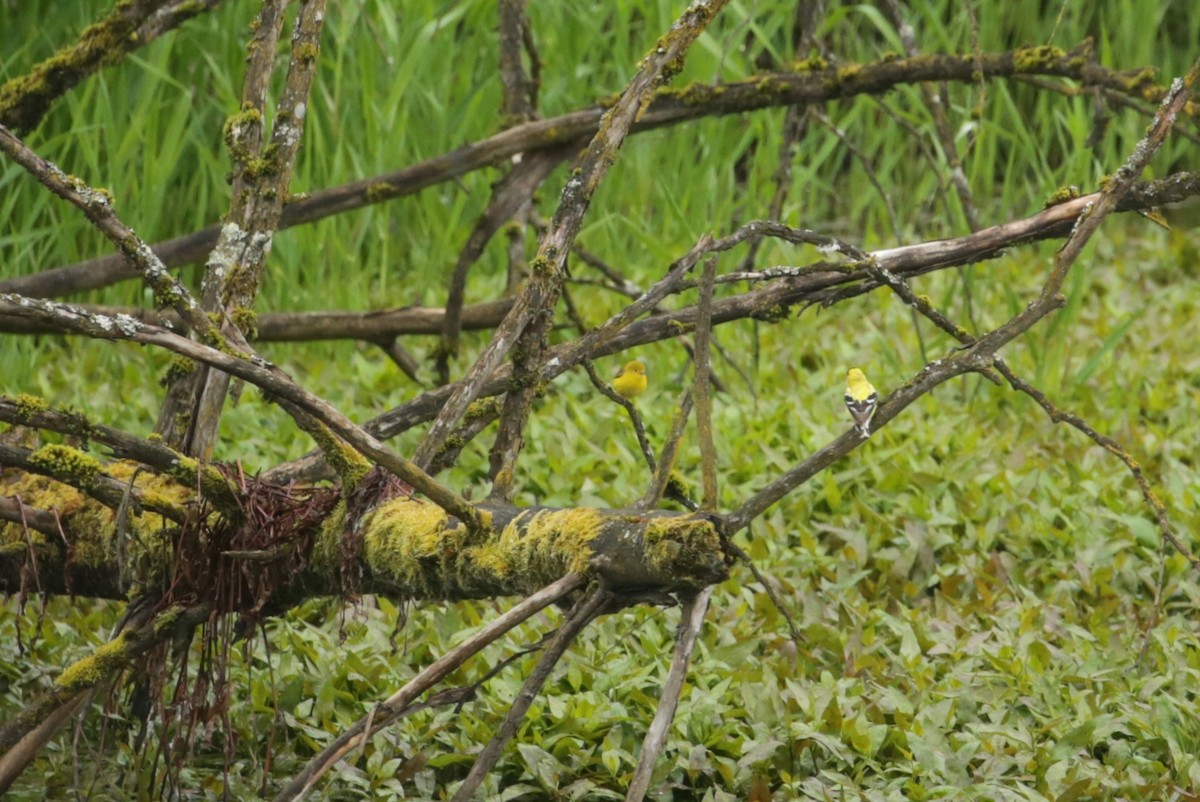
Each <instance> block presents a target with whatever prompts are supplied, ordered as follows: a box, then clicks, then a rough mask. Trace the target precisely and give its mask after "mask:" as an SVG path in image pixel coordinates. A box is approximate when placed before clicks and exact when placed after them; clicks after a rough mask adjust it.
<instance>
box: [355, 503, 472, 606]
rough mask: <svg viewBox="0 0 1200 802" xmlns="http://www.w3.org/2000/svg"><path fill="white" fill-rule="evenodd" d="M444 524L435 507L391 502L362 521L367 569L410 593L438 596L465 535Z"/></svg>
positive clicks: (447, 520) (442, 514) (442, 513)
mask: <svg viewBox="0 0 1200 802" xmlns="http://www.w3.org/2000/svg"><path fill="white" fill-rule="evenodd" d="M449 524H450V517H449V516H448V515H446V512H445V510H443V509H442V508H441V507H439V506H437V505H436V504H433V503H431V502H428V501H419V500H417V499H409V498H396V499H393V500H391V501H389V502H388V503H386V504H384V505H382V506H381V507H379V509H377V510H376V511H375V513H374V514H373V515H372V516H371V519H370V521H369V522H367V533H366V536H365V538H364V541H363V543H364V547H365V548H364V555H365V557H366V560H367V564H368V565H369V566H370V567H371V570H372V571H373V572H375V573H376V574H377V575H379V574H382V575H384V576H388V577H391V578H392V579H393V580H395V581H396V582H397V583H399V584H400V585H401V586H402V587H404V588H405V589H406V590H409V591H410V592H413V593H417V594H421V595H426V596H437V595H441V593H442V589H443V587H444V586H445V585H446V584H447V580H448V578H449V577H450V576H451V575H452V573H453V572H452V563H453V561H454V559H455V558H456V557H457V556H458V554H459V552H460V551H461V548H462V546H463V545H465V544H464V542H463V541H464V538H466V536H467V533H466V530H465V529H464V528H462V527H454V528H450V527H449Z"/></svg>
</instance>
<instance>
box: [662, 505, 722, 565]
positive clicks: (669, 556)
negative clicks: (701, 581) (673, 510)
mask: <svg viewBox="0 0 1200 802" xmlns="http://www.w3.org/2000/svg"><path fill="white" fill-rule="evenodd" d="M645 542H646V562H647V564H649V565H650V566H652V567H653V568H654V569H655V570H656V571H663V572H665V571H669V570H671V567H672V566H673V565H679V566H688V565H707V564H709V563H711V562H712V556H713V555H714V554H719V553H720V552H721V538H720V536H719V535H718V534H717V528H716V527H715V526H713V523H712V521H710V520H708V519H707V518H700V517H697V518H690V517H689V518H677V517H665V518H654V519H653V520H651V521H649V522H648V523H647V524H646V535H645Z"/></svg>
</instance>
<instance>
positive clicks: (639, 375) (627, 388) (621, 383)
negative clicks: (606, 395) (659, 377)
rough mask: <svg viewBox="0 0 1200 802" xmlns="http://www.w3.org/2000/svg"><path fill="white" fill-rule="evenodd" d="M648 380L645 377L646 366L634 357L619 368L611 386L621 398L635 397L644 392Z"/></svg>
mask: <svg viewBox="0 0 1200 802" xmlns="http://www.w3.org/2000/svg"><path fill="white" fill-rule="evenodd" d="M649 384H650V382H649V380H648V379H647V378H646V366H645V365H644V364H642V362H641V360H638V359H635V360H633V361H632V362H629V363H627V364H626V365H625V367H623V368H621V370H620V372H618V373H617V375H616V377H614V378H613V380H612V388H613V390H615V391H616V393H617V395H619V396H621V397H622V398H637V397H638V396H639V395H641V394H642V393H644V392H646V387H647V386H649Z"/></svg>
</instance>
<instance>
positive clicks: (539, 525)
mask: <svg viewBox="0 0 1200 802" xmlns="http://www.w3.org/2000/svg"><path fill="white" fill-rule="evenodd" d="M604 520H605V519H604V516H603V515H602V514H601V513H600V512H599V511H597V510H594V509H591V508H584V507H580V508H574V509H566V510H539V511H537V512H533V513H529V512H526V513H522V514H521V515H518V516H517V517H516V518H514V519H513V520H512V521H511V522H509V524H508V526H506V527H505V528H504V531H503V532H501V533H500V536H499V537H498V538H496V540H495V541H493V542H492V543H489V544H487V545H485V546H482V547H480V548H478V549H472V550H471V554H470V559H471V560H472V561H473V562H474V563H475V564H476V566H477V567H478V568H481V569H486V570H488V571H492V572H494V573H495V574H496V577H497V578H498V579H499V580H500V581H501V582H503V581H504V580H509V579H514V578H520V579H522V580H529V581H533V582H535V583H536V582H543V583H544V581H551V580H553V579H556V578H558V577H560V576H563V575H564V574H566V573H569V572H572V571H578V572H581V573H582V572H586V571H587V569H588V564H589V563H590V562H591V559H592V554H593V552H592V548H591V544H592V541H593V540H595V539H596V536H597V535H599V534H600V531H601V529H602V528H603V527H604Z"/></svg>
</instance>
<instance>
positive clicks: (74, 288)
mask: <svg viewBox="0 0 1200 802" xmlns="http://www.w3.org/2000/svg"><path fill="white" fill-rule="evenodd" d="M1018 76H1054V77H1061V78H1070V79H1072V80H1077V81H1081V82H1083V83H1085V84H1088V85H1090V86H1099V87H1101V88H1104V89H1109V90H1112V91H1115V92H1119V93H1122V94H1127V95H1135V96H1138V97H1142V96H1148V95H1155V94H1157V95H1158V97H1161V96H1162V92H1163V90H1160V89H1158V88H1156V87H1153V86H1152V85H1151V84H1149V81H1150V80H1152V78H1151V77H1150V76H1149V75H1148V74H1147V72H1146V71H1145V70H1127V71H1114V70H1108V69H1105V68H1103V67H1100V66H1098V65H1096V64H1093V63H1091V61H1090V60H1088V59H1084V58H1081V57H1080V51H1074V52H1071V53H1067V52H1064V51H1062V50H1059V49H1057V48H1053V47H1033V48H1024V49H1020V50H1016V51H1013V52H1011V53H981V54H977V55H976V54H972V55H965V56H955V55H925V56H920V57H917V58H905V59H894V60H891V61H886V62H879V63H875V64H863V65H848V66H843V67H840V68H832V67H831V68H828V69H812V70H807V71H804V72H794V73H768V74H765V75H761V76H757V77H755V78H754V79H752V80H749V81H742V82H734V83H726V84H718V85H715V86H713V85H707V84H692V85H690V86H687V87H684V88H683V89H678V90H668V89H660V90H659V91H658V92H657V93H656V94H655V97H654V100H653V102H651V103H650V105H649V106H648V107H647V108H646V110H645V113H644V114H643V115H642V116H641V117H640V119H639V120H638V122H637V123H635V124H634V126H633V127H632V129H631V133H638V132H641V131H648V130H653V129H656V128H662V127H665V126H670V125H675V124H679V123H682V122H686V121H689V120H695V119H701V118H704V117H712V116H722V115H726V114H741V113H743V112H747V111H755V110H759V109H765V108H776V107H780V106H791V105H805V104H820V103H826V102H828V101H831V100H837V99H841V98H847V97H853V96H856V95H860V94H880V93H883V92H886V91H888V90H890V89H893V88H895V87H897V86H902V85H907V84H912V83H920V82H923V81H959V82H971V83H975V82H977V81H979V80H983V79H987V78H1015V77H1018ZM603 114H604V109H603V108H600V107H593V108H589V109H583V110H580V111H575V112H570V113H568V114H564V115H560V116H558V117H553V118H550V119H546V120H536V121H533V122H529V123H525V124H523V125H518V126H514V127H512V128H509V129H508V130H505V131H502V132H500V133H499V134H495V135H494V136H491V137H488V138H487V139H483V140H480V141H478V142H474V143H472V144H469V145H466V146H464V147H461V148H458V149H456V150H454V151H451V152H449V153H444V154H442V155H440V156H436V157H434V158H432V159H428V160H426V161H424V162H420V163H419V164H415V165H412V166H410V167H407V168H404V169H401V170H397V171H395V172H392V173H386V174H383V175H379V176H374V177H371V178H365V179H361V180H359V181H353V182H350V183H348V184H343V185H341V186H338V187H332V188H330V189H325V190H321V191H318V192H313V193H310V194H308V195H307V196H305V197H304V198H295V199H293V201H292V202H291V203H290V204H288V205H287V206H286V207H285V208H284V211H283V216H282V218H281V220H280V228H281V229H284V228H290V227H291V226H295V225H301V224H303V223H310V222H313V221H316V220H321V219H324V218H325V217H329V216H331V215H334V214H339V213H341V212H346V211H351V210H355V209H361V208H363V207H365V206H368V205H371V204H374V203H380V202H383V201H387V200H392V199H394V198H398V197H403V196H405V195H411V194H414V193H416V192H418V191H420V190H422V189H425V188H426V187H430V186H434V185H436V184H439V183H442V182H444V181H450V180H453V179H455V178H459V177H461V176H463V175H466V174H467V173H470V172H472V171H474V170H478V169H480V168H483V167H487V166H489V165H492V164H495V163H497V162H500V161H502V160H505V159H509V158H511V157H512V156H515V155H516V154H518V153H525V152H532V151H538V150H545V149H550V148H556V147H560V146H563V145H568V144H570V143H572V142H575V141H577V140H579V139H581V138H587V137H590V136H591V135H593V134H594V133H595V131H596V128H597V126H598V125H599V122H600V119H601V117H602V115H603ZM219 231H220V229H219V227H218V226H210V227H209V228H206V229H203V230H201V231H198V232H195V233H192V234H186V235H183V236H180V237H176V238H174V239H171V240H166V241H164V242H161V243H158V244H156V245H154V246H153V250H154V252H155V254H156V255H157V256H158V258H159V259H160V260H161V261H162V262H163V263H164V264H166V265H168V266H170V267H177V266H180V265H184V264H188V263H191V262H195V261H197V260H199V259H202V258H203V257H204V256H205V255H206V254H207V253H208V252H209V251H210V250H212V246H213V245H214V244H215V243H216V241H217V236H218V233H219ZM5 272H9V271H5ZM12 272H15V271H12ZM136 276H137V271H136V270H131V269H129V268H128V267H127V266H126V265H125V264H124V261H123V259H122V257H120V256H119V255H114V256H104V257H99V258H96V259H91V260H88V261H86V262H81V263H79V264H77V265H69V266H64V267H59V268H53V269H51V270H46V271H43V272H40V273H37V274H35V275H31V276H23V277H19V278H13V279H8V280H5V281H0V292H16V293H20V294H22V295H29V296H35V297H55V296H61V295H67V294H70V293H77V292H83V291H85V290H90V289H98V288H100V287H106V286H108V285H109V284H113V283H115V282H118V281H123V280H126V279H130V278H134V277H136Z"/></svg>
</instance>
